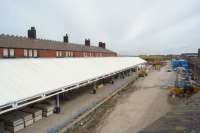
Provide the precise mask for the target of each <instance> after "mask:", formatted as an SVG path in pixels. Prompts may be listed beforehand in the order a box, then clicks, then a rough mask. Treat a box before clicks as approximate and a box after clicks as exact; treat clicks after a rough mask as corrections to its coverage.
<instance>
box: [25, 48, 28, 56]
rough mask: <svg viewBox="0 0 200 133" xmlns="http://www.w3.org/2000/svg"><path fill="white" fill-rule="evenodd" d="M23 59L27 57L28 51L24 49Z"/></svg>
mask: <svg viewBox="0 0 200 133" xmlns="http://www.w3.org/2000/svg"><path fill="white" fill-rule="evenodd" d="M24 57H28V50H27V49H24Z"/></svg>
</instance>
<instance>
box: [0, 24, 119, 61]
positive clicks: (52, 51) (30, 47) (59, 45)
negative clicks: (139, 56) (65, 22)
mask: <svg viewBox="0 0 200 133" xmlns="http://www.w3.org/2000/svg"><path fill="white" fill-rule="evenodd" d="M107 56H117V53H115V52H113V51H111V50H108V49H106V44H105V43H103V42H99V47H96V46H91V44H90V39H85V45H80V44H75V43H70V42H69V41H68V35H67V34H66V35H65V36H64V37H63V42H59V41H51V40H44V39H37V37H36V29H35V27H31V29H29V30H28V37H17V36H10V35H4V34H1V35H0V58H38V57H41V58H43V57H60V58H62V57H107Z"/></svg>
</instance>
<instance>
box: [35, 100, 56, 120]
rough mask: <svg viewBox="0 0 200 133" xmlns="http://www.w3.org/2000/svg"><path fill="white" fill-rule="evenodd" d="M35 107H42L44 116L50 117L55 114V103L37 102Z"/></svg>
mask: <svg viewBox="0 0 200 133" xmlns="http://www.w3.org/2000/svg"><path fill="white" fill-rule="evenodd" d="M34 107H35V108H39V109H42V116H44V117H48V116H50V115H52V114H53V112H54V106H53V105H48V104H41V103H39V104H35V105H34Z"/></svg>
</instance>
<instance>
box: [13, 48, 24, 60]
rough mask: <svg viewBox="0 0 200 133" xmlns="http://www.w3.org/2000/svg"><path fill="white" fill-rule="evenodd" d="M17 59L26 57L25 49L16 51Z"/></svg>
mask: <svg viewBox="0 0 200 133" xmlns="http://www.w3.org/2000/svg"><path fill="white" fill-rule="evenodd" d="M15 57H16V58H22V57H24V49H15Z"/></svg>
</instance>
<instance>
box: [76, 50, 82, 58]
mask: <svg viewBox="0 0 200 133" xmlns="http://www.w3.org/2000/svg"><path fill="white" fill-rule="evenodd" d="M82 56H83V54H82V52H80V51H74V57H82Z"/></svg>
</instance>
